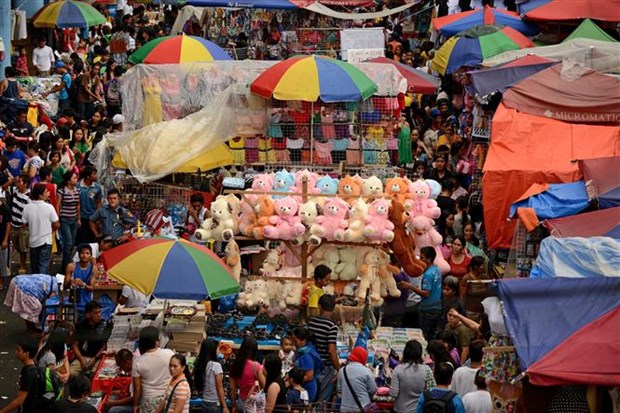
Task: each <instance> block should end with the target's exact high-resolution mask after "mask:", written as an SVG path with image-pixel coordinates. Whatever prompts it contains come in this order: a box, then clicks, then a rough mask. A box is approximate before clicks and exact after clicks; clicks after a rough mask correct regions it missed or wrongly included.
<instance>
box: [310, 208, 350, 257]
mask: <svg viewBox="0 0 620 413" xmlns="http://www.w3.org/2000/svg"><path fill="white" fill-rule="evenodd" d="M348 211H349V204H347V203H346V202H345V201H343V200H342V199H340V198H331V199H329V200H328V201H327V202H325V205H324V206H323V215H319V216H318V217H316V220H315V221H314V224H313V225H312V227H311V228H310V234H311V235H310V239H309V241H310V243H311V244H314V245H319V244H320V243H321V239H322V238H323V239H326V240H327V241H335V240H336V239H337V237H344V230H345V229H347V225H348V222H347V220H346V219H345V218H346V216H347V212H348Z"/></svg>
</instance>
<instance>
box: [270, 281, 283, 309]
mask: <svg viewBox="0 0 620 413" xmlns="http://www.w3.org/2000/svg"><path fill="white" fill-rule="evenodd" d="M282 287H283V285H282V283H281V282H280V281H279V280H267V294H268V295H269V307H270V308H278V307H280V299H281V297H282Z"/></svg>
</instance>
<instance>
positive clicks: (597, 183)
mask: <svg viewBox="0 0 620 413" xmlns="http://www.w3.org/2000/svg"><path fill="white" fill-rule="evenodd" d="M579 169H580V170H581V173H583V180H584V181H585V182H586V183H589V184H591V185H592V189H593V190H594V194H593V195H594V197H596V199H598V206H599V208H600V209H605V208H612V207H617V206H620V173H619V171H620V156H609V157H606V158H594V159H583V160H580V161H579Z"/></svg>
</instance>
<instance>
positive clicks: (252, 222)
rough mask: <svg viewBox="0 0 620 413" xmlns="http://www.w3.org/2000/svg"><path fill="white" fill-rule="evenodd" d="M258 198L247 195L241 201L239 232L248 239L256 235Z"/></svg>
mask: <svg viewBox="0 0 620 413" xmlns="http://www.w3.org/2000/svg"><path fill="white" fill-rule="evenodd" d="M258 199H259V198H258V196H255V195H254V196H253V195H246V196H245V197H244V198H243V200H242V201H241V215H239V232H240V233H241V234H243V235H245V236H246V237H251V236H252V235H254V227H255V226H256V219H257V218H256V208H257V205H258Z"/></svg>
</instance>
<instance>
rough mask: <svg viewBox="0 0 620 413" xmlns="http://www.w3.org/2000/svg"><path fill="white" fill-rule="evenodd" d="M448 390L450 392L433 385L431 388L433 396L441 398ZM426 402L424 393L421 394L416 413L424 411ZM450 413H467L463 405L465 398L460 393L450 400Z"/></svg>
mask: <svg viewBox="0 0 620 413" xmlns="http://www.w3.org/2000/svg"><path fill="white" fill-rule="evenodd" d="M447 392H449V390H446V389H440V388H438V387H433V388H432V389H431V396H433V398H440V397H441V396H443V395H444V394H446V393H447ZM424 403H425V401H424V393H422V394H421V395H420V398H419V399H418V407H417V409H416V413H422V412H424ZM448 413H465V406H464V405H463V400H462V399H461V396H459V395H458V394H456V395H454V397H453V398H452V399H451V400H450V404H448Z"/></svg>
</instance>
